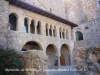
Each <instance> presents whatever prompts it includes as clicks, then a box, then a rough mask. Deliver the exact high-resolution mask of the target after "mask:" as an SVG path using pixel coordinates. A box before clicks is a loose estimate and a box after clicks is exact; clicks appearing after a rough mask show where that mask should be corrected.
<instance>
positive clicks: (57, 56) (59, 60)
mask: <svg viewBox="0 0 100 75" xmlns="http://www.w3.org/2000/svg"><path fill="white" fill-rule="evenodd" d="M57 57H58V67H60V56H57Z"/></svg>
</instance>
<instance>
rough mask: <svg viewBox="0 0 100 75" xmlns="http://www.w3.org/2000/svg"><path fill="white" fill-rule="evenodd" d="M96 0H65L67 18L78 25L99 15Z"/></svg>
mask: <svg viewBox="0 0 100 75" xmlns="http://www.w3.org/2000/svg"><path fill="white" fill-rule="evenodd" d="M97 1H98V0H89V1H87V0H65V3H66V14H67V19H68V20H70V21H72V22H75V23H77V24H78V25H80V24H81V23H85V22H88V21H91V20H93V19H96V18H98V17H100V14H99V13H100V7H99V6H98V2H97Z"/></svg>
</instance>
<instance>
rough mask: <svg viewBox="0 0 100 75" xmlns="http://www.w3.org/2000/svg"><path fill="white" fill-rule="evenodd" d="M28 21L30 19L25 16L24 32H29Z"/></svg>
mask: <svg viewBox="0 0 100 75" xmlns="http://www.w3.org/2000/svg"><path fill="white" fill-rule="evenodd" d="M28 22H29V19H28V18H27V17H25V18H24V32H25V33H28Z"/></svg>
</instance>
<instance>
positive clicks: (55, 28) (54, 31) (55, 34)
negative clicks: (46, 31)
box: [53, 26, 56, 37]
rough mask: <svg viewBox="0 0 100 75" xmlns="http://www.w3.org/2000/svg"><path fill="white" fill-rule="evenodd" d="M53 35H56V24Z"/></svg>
mask: <svg viewBox="0 0 100 75" xmlns="http://www.w3.org/2000/svg"><path fill="white" fill-rule="evenodd" d="M53 35H54V37H56V26H54V30H53Z"/></svg>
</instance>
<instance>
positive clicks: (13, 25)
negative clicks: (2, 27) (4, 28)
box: [9, 13, 18, 31]
mask: <svg viewBox="0 0 100 75" xmlns="http://www.w3.org/2000/svg"><path fill="white" fill-rule="evenodd" d="M17 21H18V15H17V14H16V13H11V14H10V15H9V23H10V30H15V31H16V30H17V29H18V28H17Z"/></svg>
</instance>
